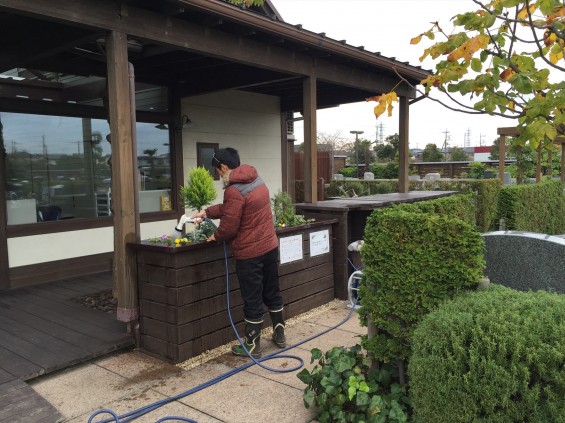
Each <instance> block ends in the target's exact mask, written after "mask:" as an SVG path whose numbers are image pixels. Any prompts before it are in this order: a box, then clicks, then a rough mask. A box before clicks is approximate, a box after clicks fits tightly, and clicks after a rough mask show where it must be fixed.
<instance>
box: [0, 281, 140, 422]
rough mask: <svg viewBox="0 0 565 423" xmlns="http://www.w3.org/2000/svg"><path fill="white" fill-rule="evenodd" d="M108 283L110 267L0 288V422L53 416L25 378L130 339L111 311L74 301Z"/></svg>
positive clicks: (109, 349)
mask: <svg viewBox="0 0 565 423" xmlns="http://www.w3.org/2000/svg"><path fill="white" fill-rule="evenodd" d="M111 286H112V275H111V273H100V274H96V275H90V276H84V277H79V278H73V279H67V280H62V281H57V282H52V283H48V284H42V285H37V286H30V287H25V288H20V289H15V290H11V291H7V292H0V422H4V421H6V422H8V421H9V422H18V421H22V422H23V421H25V422H29V423H32V422H55V421H57V419H58V417H57V414H58V413H56V410H55V409H53V408H52V407H51V406H50V405H49V404H48V403H46V402H45V401H44V400H43V399H42V398H41V397H39V396H38V395H37V394H35V391H33V390H32V389H31V388H29V387H28V386H27V385H26V384H25V382H24V381H26V380H29V379H33V378H35V377H37V376H40V375H43V374H46V373H51V372H54V371H56V370H61V369H64V368H66V367H69V366H72V365H74V364H78V363H81V362H84V361H87V360H90V359H92V358H94V357H99V356H102V355H105V354H108V353H110V352H112V351H116V350H121V349H126V348H130V347H132V346H133V345H134V339H133V337H132V336H131V335H130V334H128V333H127V330H126V325H125V324H124V323H123V322H119V321H117V320H116V318H115V314H114V313H111V314H108V313H104V312H102V311H98V310H94V309H90V308H88V307H86V306H84V305H82V304H79V303H78V302H76V301H75V298H77V297H81V296H84V295H90V294H94V293H97V292H101V291H107V290H109V289H111ZM30 407H32V409H33V410H35V412H34V413H30ZM24 411H25V413H26V416H27V417H25V419H23V418H20V419H19V418H18V413H21V412H24Z"/></svg>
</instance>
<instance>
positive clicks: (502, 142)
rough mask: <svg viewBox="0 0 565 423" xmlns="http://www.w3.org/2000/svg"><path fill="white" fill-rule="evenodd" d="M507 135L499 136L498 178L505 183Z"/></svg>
mask: <svg viewBox="0 0 565 423" xmlns="http://www.w3.org/2000/svg"><path fill="white" fill-rule="evenodd" d="M505 159H506V135H501V136H500V138H498V179H500V183H501V184H503V185H504V164H505V163H506V160H505Z"/></svg>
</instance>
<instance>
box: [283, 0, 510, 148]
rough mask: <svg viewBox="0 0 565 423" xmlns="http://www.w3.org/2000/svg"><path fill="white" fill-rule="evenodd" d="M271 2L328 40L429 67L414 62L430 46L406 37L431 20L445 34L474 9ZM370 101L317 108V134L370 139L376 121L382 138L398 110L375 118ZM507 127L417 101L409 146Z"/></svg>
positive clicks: (449, 3) (427, 1)
mask: <svg viewBox="0 0 565 423" xmlns="http://www.w3.org/2000/svg"><path fill="white" fill-rule="evenodd" d="M273 4H274V5H275V7H276V8H277V10H278V11H279V12H280V14H281V15H282V17H283V18H284V20H285V21H286V22H287V23H290V24H302V26H303V27H304V28H305V29H307V30H309V31H313V32H317V33H320V32H325V33H326V36H328V37H330V38H333V39H337V40H342V39H345V40H347V43H348V44H350V45H353V46H364V47H365V50H367V51H371V52H377V51H378V52H380V53H381V54H383V55H384V56H388V57H395V58H396V59H397V60H400V61H408V62H409V63H410V64H411V65H414V66H422V68H424V69H430V70H432V69H433V68H434V63H433V62H432V61H429V60H426V61H424V62H420V61H419V57H420V56H421V55H422V53H423V51H424V49H425V48H426V47H429V46H430V45H431V44H430V43H429V42H425V40H422V42H421V43H420V44H418V45H411V44H410V39H411V38H413V37H415V36H416V35H418V34H420V33H422V32H424V31H427V30H429V29H430V28H431V26H432V24H431V22H433V21H439V24H440V26H441V27H442V28H443V29H444V31H445V32H447V33H450V32H451V31H452V29H453V26H452V25H451V21H450V20H451V18H452V17H453V16H454V15H456V14H457V13H463V12H467V11H471V10H476V9H477V6H476V4H475V3H473V2H472V1H471V0H273ZM436 39H439V38H436ZM420 88H421V87H420ZM375 105H376V103H375V102H362V103H355V104H351V105H342V106H340V107H336V108H333V109H327V110H319V111H318V114H317V116H318V132H319V133H324V134H328V135H332V134H336V133H340V134H341V137H343V138H350V139H353V137H354V136H353V135H351V134H350V131H352V130H356V131H364V134H363V135H361V137H362V138H366V139H370V140H375V139H376V137H377V126H378V125H380V124H381V123H382V125H383V126H382V127H383V131H382V132H383V134H384V137H387V136H389V135H393V134H395V133H398V114H397V113H396V112H395V113H394V114H393V116H392V117H387V116H381V117H380V118H379V119H378V121H377V120H376V119H375V116H374V114H373V108H374V106H375ZM397 109H398V107H396V110H397ZM513 125H515V122H514V121H512V120H509V119H504V118H500V117H493V116H476V115H469V114H464V113H457V112H453V111H450V110H448V109H446V108H444V107H442V106H440V105H438V104H437V103H435V102H432V101H430V100H422V101H419V102H417V103H415V104H414V105H412V106H411V107H410V148H424V147H425V146H426V144H428V143H434V144H436V145H438V146H440V147H441V145H442V144H443V142H444V140H445V137H446V132H447V136H448V139H449V142H448V144H449V145H450V146H459V147H463V146H465V145H468V146H471V147H473V146H478V145H481V144H482V145H491V144H492V142H493V141H494V140H495V139H496V137H497V135H496V129H497V128H498V127H505V126H513ZM302 131H303V127H302V125H301V124H300V122H298V123H297V124H296V125H295V135H296V137H297V139H298V141H300V142H302V141H303V134H302Z"/></svg>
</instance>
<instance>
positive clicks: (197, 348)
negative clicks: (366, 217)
mask: <svg viewBox="0 0 565 423" xmlns="http://www.w3.org/2000/svg"><path fill="white" fill-rule="evenodd" d="M333 223H336V222H335V221H333ZM333 223H332V221H330V222H329V223H328V222H326V223H321V222H318V223H316V224H311V225H306V226H307V227H306V229H300V230H299V229H297V228H286V229H284V230H283V231H282V233H279V236H280V237H281V238H282V237H284V236H291V235H296V234H302V244H303V245H302V249H303V259H302V260H297V261H294V262H291V263H285V264H281V265H279V283H280V288H281V295H282V297H283V302H284V305H285V318H290V317H293V316H296V315H297V314H300V313H303V312H306V311H308V310H310V309H312V308H315V307H318V306H320V305H322V304H326V303H328V302H329V301H332V300H333V299H334V265H333V248H334V247H333V245H334V243H333V241H330V252H329V253H326V254H321V255H317V256H315V257H311V256H310V238H309V236H310V235H309V234H310V233H311V232H316V231H320V230H324V229H328V230H329V234H330V239H332V224H333ZM193 247H198V248H193V249H192V250H188V251H186V252H185V253H177V254H167V253H163V252H159V251H158V249H155V248H153V249H148V250H144V249H143V248H142V247H138V251H137V257H138V286H139V296H140V315H141V320H140V322H141V338H140V348H141V349H142V350H144V351H146V352H148V353H151V354H154V355H157V356H159V357H162V358H165V359H167V360H169V361H172V362H180V361H184V360H187V359H189V358H191V357H194V356H196V355H198V354H201V353H203V352H205V351H206V350H209V349H212V348H217V347H219V346H221V345H225V344H227V343H229V342H231V341H233V340H235V339H236V337H235V334H234V333H233V329H232V327H231V325H230V321H229V314H228V307H227V302H226V289H227V282H226V276H225V274H226V258H225V257H224V249H223V246H222V245H220V244H204V245H201V246H198V245H195V246H193ZM181 248H182V247H181ZM187 248H188V247H187ZM162 250H166V249H162ZM227 254H228V257H227V266H228V275H229V300H230V313H231V316H232V319H233V321H234V322H235V324H236V326H237V327H238V328H239V329H241V328H242V325H243V319H244V316H243V301H242V299H241V294H240V290H239V281H238V278H237V275H236V273H235V265H234V259H233V256H232V253H231V249H229V248H228V249H227ZM270 324H271V322H270V320H269V317H268V314H266V315H265V323H264V326H265V327H267V326H268V325H270Z"/></svg>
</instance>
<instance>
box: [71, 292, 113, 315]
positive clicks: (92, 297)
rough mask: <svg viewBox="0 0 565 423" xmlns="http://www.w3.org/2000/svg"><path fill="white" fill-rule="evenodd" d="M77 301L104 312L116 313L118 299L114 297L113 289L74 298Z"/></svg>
mask: <svg viewBox="0 0 565 423" xmlns="http://www.w3.org/2000/svg"><path fill="white" fill-rule="evenodd" d="M73 301H74V302H75V303H78V304H80V305H83V306H85V307H88V308H92V309H94V310H98V311H102V312H104V313H115V312H116V309H117V307H118V300H117V299H116V298H114V297H112V290H108V291H101V292H96V293H93V294H89V295H83V296H82V297H77V298H73Z"/></svg>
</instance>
